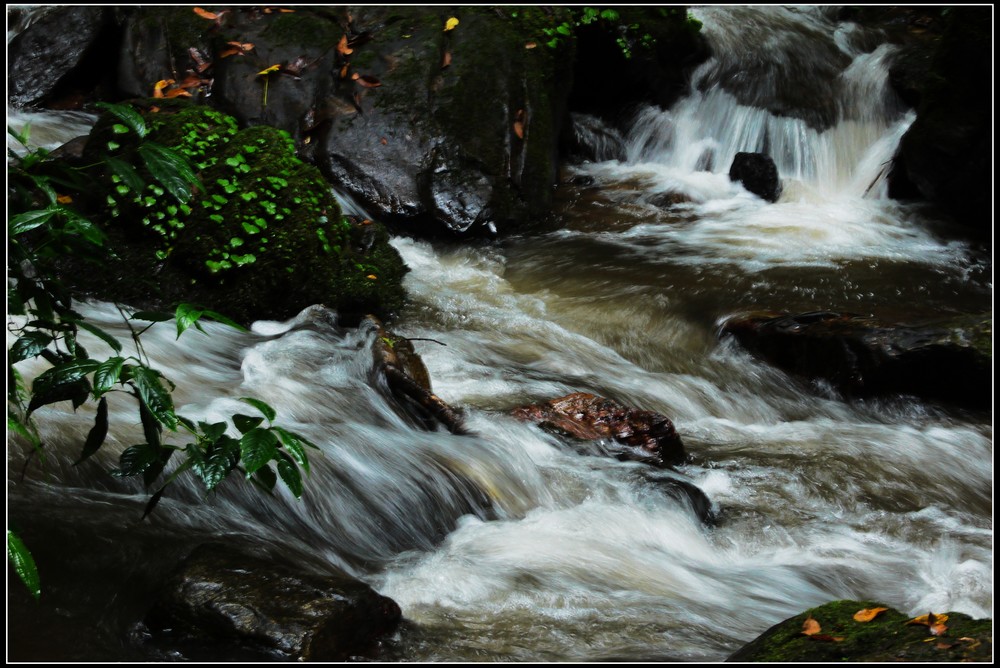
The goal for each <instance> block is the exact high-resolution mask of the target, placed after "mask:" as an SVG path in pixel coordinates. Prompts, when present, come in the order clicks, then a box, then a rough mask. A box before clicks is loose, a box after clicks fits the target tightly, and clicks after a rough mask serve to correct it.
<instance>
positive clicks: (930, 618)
mask: <svg viewBox="0 0 1000 668" xmlns="http://www.w3.org/2000/svg"><path fill="white" fill-rule="evenodd" d="M946 621H948V615H935V614H934V613H933V612H929V613H927V614H926V615H920V616H919V617H914V618H913V619H911V620H910V621H908V622H906V623H907V624H919V625H920V626H933V625H935V624H941V623H944V622H946Z"/></svg>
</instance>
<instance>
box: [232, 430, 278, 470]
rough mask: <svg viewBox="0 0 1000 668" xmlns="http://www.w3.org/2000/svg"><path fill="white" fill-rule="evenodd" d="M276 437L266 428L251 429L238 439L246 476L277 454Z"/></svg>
mask: <svg viewBox="0 0 1000 668" xmlns="http://www.w3.org/2000/svg"><path fill="white" fill-rule="evenodd" d="M277 443H278V438H277V437H276V436H275V435H274V433H273V432H271V431H269V430H267V429H253V430H251V431H248V432H247V433H245V434H243V437H242V438H241V439H240V455H241V458H242V460H243V467H244V468H245V469H246V472H247V477H248V478H249V477H250V475H251V474H253V473H255V472H257V471H258V470H259V469H260V468H261V467H262V466H264V465H266V464H267V463H268V462H269V461H271V460H272V459H274V458H275V457H277V455H278V447H277Z"/></svg>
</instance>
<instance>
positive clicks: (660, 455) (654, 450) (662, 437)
mask: <svg viewBox="0 0 1000 668" xmlns="http://www.w3.org/2000/svg"><path fill="white" fill-rule="evenodd" d="M512 415H514V417H516V418H518V419H521V420H527V421H531V422H537V423H538V424H540V425H541V426H542V427H545V428H549V429H554V430H556V431H559V432H562V433H565V434H568V435H570V436H572V437H574V438H579V439H583V440H598V439H603V440H610V441H612V442H613V444H612V451H613V452H615V454H616V456H617V457H618V458H619V459H623V460H632V461H640V462H644V463H647V464H651V465H653V466H659V467H667V466H674V465H677V464H681V463H683V462H684V460H685V457H686V454H685V452H684V444H683V443H682V442H681V439H680V436H678V435H677V431H676V430H675V429H674V425H673V423H672V422H671V421H670V419H669V418H667V417H665V416H663V415H660V414H659V413H654V412H652V411H646V410H641V409H638V408H629V407H627V406H623V405H622V404H620V403H618V402H617V401H614V400H612V399H605V398H603V397H598V396H595V395H593V394H586V393H584V392H576V393H574V394H570V395H567V396H565V397H560V398H559V399H552V400H551V401H548V402H546V403H544V404H534V405H530V406H521V407H519V408H515V409H514V410H513V411H512Z"/></svg>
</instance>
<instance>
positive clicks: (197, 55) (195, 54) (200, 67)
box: [188, 46, 212, 74]
mask: <svg viewBox="0 0 1000 668" xmlns="http://www.w3.org/2000/svg"><path fill="white" fill-rule="evenodd" d="M188 54H189V55H190V56H191V60H193V61H194V64H195V65H196V66H197V67H196V69H195V71H196V72H198V74H201V73H202V72H204V71H205V70H207V69H208V68H209V67H211V66H212V63H210V62H209V61H208V60H206V59H205V56H203V55H202V53H201V51H199V50H198V49H196V48H194V47H193V46H192V47H191V48H189V49H188Z"/></svg>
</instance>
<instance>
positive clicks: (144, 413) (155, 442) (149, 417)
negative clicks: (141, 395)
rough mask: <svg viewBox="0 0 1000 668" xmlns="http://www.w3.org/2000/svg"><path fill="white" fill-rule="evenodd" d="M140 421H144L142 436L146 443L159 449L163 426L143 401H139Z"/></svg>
mask: <svg viewBox="0 0 1000 668" xmlns="http://www.w3.org/2000/svg"><path fill="white" fill-rule="evenodd" d="M139 420H140V421H142V435H143V436H144V437H145V438H146V442H147V443H149V444H150V445H152V446H153V447H155V448H159V447H160V433H161V432H162V431H163V425H161V424H160V423H159V421H157V419H156V418H155V417H154V416H153V413H152V412H151V411H150V410H149V407H148V406H146V402H145V401H142V400H141V399H140V400H139Z"/></svg>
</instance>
